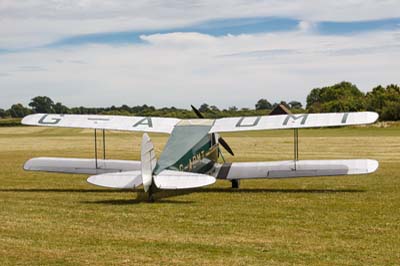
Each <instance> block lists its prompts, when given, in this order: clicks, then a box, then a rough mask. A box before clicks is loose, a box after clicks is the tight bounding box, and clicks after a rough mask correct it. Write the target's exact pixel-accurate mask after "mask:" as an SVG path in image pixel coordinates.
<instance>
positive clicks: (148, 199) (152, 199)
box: [147, 189, 155, 203]
mask: <svg viewBox="0 0 400 266" xmlns="http://www.w3.org/2000/svg"><path fill="white" fill-rule="evenodd" d="M148 193H149V197H148V198H147V202H149V203H153V202H154V201H155V199H154V194H153V192H152V191H151V189H150V190H149V192H148Z"/></svg>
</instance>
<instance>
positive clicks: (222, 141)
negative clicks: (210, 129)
mask: <svg viewBox="0 0 400 266" xmlns="http://www.w3.org/2000/svg"><path fill="white" fill-rule="evenodd" d="M218 142H219V144H221V146H222V147H224V149H225V150H226V151H227V152H229V153H230V154H231V155H232V156H235V154H234V153H233V151H232V149H231V147H229V145H228V143H227V142H226V141H225V140H224V139H223V138H222V137H219V139H218Z"/></svg>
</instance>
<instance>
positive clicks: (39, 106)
mask: <svg viewBox="0 0 400 266" xmlns="http://www.w3.org/2000/svg"><path fill="white" fill-rule="evenodd" d="M29 106H30V107H32V110H33V112H35V113H54V102H53V100H52V99H50V98H49V97H47V96H36V97H35V98H33V99H32V100H31V102H30V103H29Z"/></svg>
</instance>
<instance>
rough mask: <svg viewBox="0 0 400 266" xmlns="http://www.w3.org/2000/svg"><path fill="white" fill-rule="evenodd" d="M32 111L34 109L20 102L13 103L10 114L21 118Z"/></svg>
mask: <svg viewBox="0 0 400 266" xmlns="http://www.w3.org/2000/svg"><path fill="white" fill-rule="evenodd" d="M31 113H32V110H31V109H29V108H26V107H25V106H23V105H22V104H20V103H17V104H13V105H12V106H11V108H10V116H11V117H13V118H21V117H24V116H27V115H29V114H31Z"/></svg>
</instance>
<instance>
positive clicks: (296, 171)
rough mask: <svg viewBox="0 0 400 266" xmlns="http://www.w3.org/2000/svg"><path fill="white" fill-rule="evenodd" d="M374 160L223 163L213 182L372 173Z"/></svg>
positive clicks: (376, 164)
mask: <svg viewBox="0 0 400 266" xmlns="http://www.w3.org/2000/svg"><path fill="white" fill-rule="evenodd" d="M378 167H379V163H378V162H377V161H375V160H367V159H360V160H307V161H296V162H295V161H278V162H249V163H225V164H222V165H219V166H217V171H216V175H215V176H216V178H217V179H228V180H234V179H252V178H271V179H273V178H296V177H315V176H339V175H361V174H369V173H373V172H375V171H376V170H377V169H378Z"/></svg>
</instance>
